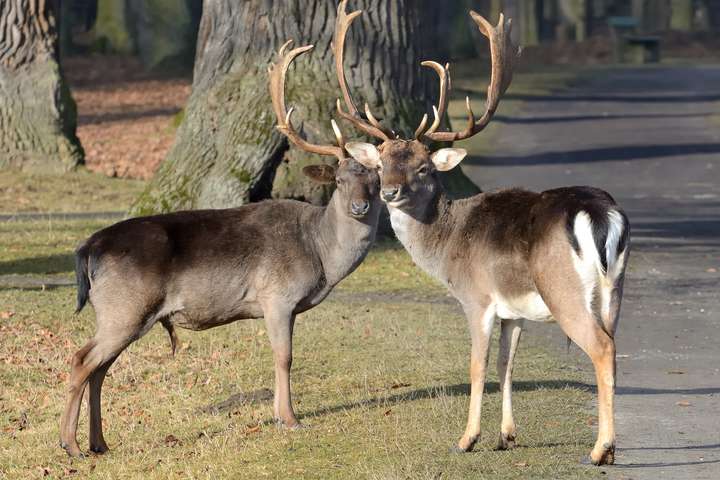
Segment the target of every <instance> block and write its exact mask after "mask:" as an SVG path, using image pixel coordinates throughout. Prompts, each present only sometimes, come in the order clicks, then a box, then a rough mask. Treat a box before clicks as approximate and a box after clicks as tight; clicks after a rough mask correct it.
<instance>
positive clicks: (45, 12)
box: [0, 0, 83, 172]
mask: <svg viewBox="0 0 720 480" xmlns="http://www.w3.org/2000/svg"><path fill="white" fill-rule="evenodd" d="M57 12H58V10H57V5H56V3H54V2H52V1H48V0H0V168H7V167H13V168H21V169H24V170H40V171H44V172H63V171H68V170H71V169H73V168H75V167H76V166H77V165H79V164H81V163H82V160H83V152H82V148H81V147H80V142H79V140H78V139H77V136H76V135H75V128H76V122H77V112H76V108H75V102H74V101H73V99H72V97H71V95H70V91H69V89H68V87H67V85H66V84H65V81H64V80H63V76H62V71H61V69H60V65H59V62H58V34H57V20H56V14H57Z"/></svg>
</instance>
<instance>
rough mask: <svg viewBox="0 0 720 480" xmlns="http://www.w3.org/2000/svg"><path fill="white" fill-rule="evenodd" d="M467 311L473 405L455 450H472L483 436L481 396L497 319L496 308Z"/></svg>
mask: <svg viewBox="0 0 720 480" xmlns="http://www.w3.org/2000/svg"><path fill="white" fill-rule="evenodd" d="M465 313H466V315H467V318H468V323H469V325H470V338H471V340H472V349H471V353H470V407H469V408H468V421H467V426H466V427H465V433H464V434H463V436H462V437H461V438H460V441H459V442H458V444H457V446H456V447H455V448H454V449H453V450H454V451H460V452H469V451H471V450H472V448H473V446H475V443H476V442H477V441H478V440H479V439H480V416H481V411H482V395H483V390H484V389H485V374H486V373H487V363H488V350H489V348H488V347H489V342H490V334H491V333H492V327H493V322H494V320H495V307H494V305H490V306H474V307H466V309H465Z"/></svg>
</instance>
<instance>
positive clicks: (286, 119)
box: [269, 40, 379, 218]
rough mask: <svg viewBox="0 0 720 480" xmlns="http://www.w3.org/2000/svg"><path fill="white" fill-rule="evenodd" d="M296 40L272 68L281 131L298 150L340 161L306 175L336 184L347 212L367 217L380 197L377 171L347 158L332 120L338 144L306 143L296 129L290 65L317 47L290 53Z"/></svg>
mask: <svg viewBox="0 0 720 480" xmlns="http://www.w3.org/2000/svg"><path fill="white" fill-rule="evenodd" d="M290 43H292V40H288V41H287V42H286V43H285V44H284V45H283V46H282V47H281V48H280V51H279V52H278V59H277V61H276V63H274V64H273V65H271V66H270V69H269V75H270V97H271V98H272V104H273V110H275V115H276V116H277V121H278V124H277V129H278V130H279V131H280V132H282V133H283V135H285V136H286V137H287V138H288V140H289V141H290V142H292V143H293V144H294V145H295V146H297V147H298V148H300V149H302V150H304V151H306V152H310V153H316V154H318V155H329V156H334V157H336V158H337V163H336V164H334V165H326V164H319V165H310V166H307V167H305V168H303V173H304V174H305V175H306V176H308V177H309V178H310V179H312V180H314V181H316V182H319V183H325V184H332V183H335V184H336V185H337V188H336V192H337V194H338V195H340V197H341V199H342V201H343V203H344V204H345V211H346V212H347V214H348V215H350V216H351V217H355V218H365V217H366V216H367V215H368V213H369V212H370V210H371V206H372V202H373V200H374V199H376V198H377V195H378V189H379V179H378V174H377V171H376V169H374V168H367V167H365V166H363V165H362V164H361V163H360V162H358V161H356V160H354V159H353V158H352V157H350V156H348V155H346V152H345V139H344V137H343V135H342V132H341V131H340V128H339V127H338V125H337V123H335V120H331V121H330V123H331V125H332V129H333V132H334V133H335V138H336V139H337V145H316V144H313V143H310V142H308V141H307V140H305V139H304V138H303V137H302V136H301V135H300V134H299V133H298V132H297V131H296V130H295V127H293V124H292V119H291V117H292V114H293V111H294V109H293V108H291V109H290V110H288V109H287V108H286V106H285V77H286V74H287V70H288V68H289V67H290V64H291V63H292V62H293V60H295V58H296V57H298V56H299V55H302V54H303V53H305V52H308V51H310V50H312V48H313V45H307V46H304V47H298V48H295V49H293V50H290V51H286V50H287V48H288V47H289V45H290Z"/></svg>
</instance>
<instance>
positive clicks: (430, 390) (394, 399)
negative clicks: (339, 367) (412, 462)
mask: <svg viewBox="0 0 720 480" xmlns="http://www.w3.org/2000/svg"><path fill="white" fill-rule="evenodd" d="M567 388H572V389H578V390H584V391H593V390H594V387H592V386H590V385H587V384H585V383H582V382H577V381H574V380H544V381H538V382H532V381H521V382H513V391H515V392H532V391H536V390H564V389H567ZM499 391H500V385H499V384H498V383H497V382H488V383H486V384H485V390H484V392H485V393H496V392H499ZM441 396H450V397H467V396H470V384H469V383H458V384H456V385H447V386H445V385H439V386H435V387H426V388H419V389H416V390H410V391H407V392H402V393H395V394H392V395H387V396H383V397H375V398H369V399H366V400H359V401H357V402H351V403H346V404H342V405H334V406H331V407H325V408H320V409H318V410H315V411H314V412H307V413H305V414H304V415H303V416H304V417H314V416H321V415H327V414H332V413H337V412H342V411H344V410H349V409H354V408H361V407H368V408H373V407H378V406H382V405H385V404H386V403H403V402H411V401H415V400H422V399H426V398H437V397H441Z"/></svg>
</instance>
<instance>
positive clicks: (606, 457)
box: [581, 443, 615, 466]
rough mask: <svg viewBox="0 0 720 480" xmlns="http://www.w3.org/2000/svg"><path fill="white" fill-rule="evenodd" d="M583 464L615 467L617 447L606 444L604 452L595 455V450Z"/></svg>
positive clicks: (603, 447)
mask: <svg viewBox="0 0 720 480" xmlns="http://www.w3.org/2000/svg"><path fill="white" fill-rule="evenodd" d="M581 463H582V464H583V465H596V466H600V465H613V464H614V463H615V445H613V444H611V443H605V444H603V446H602V450H601V452H600V453H599V454H595V451H594V450H593V451H592V452H590V455H588V456H587V457H585V458H584V459H583V460H582V461H581Z"/></svg>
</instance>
